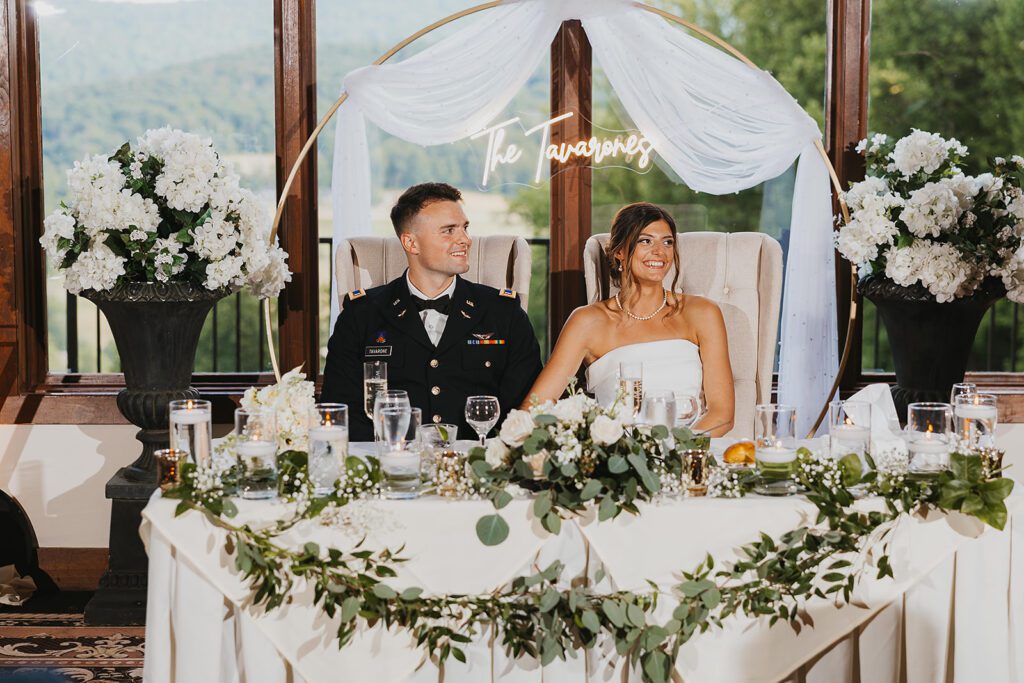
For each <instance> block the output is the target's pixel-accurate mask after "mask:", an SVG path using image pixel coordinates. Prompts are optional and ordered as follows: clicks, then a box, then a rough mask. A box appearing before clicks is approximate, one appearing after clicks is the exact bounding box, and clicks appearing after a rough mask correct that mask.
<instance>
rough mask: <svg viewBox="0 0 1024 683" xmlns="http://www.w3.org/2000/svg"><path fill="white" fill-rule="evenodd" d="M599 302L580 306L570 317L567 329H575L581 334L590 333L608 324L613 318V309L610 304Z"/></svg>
mask: <svg viewBox="0 0 1024 683" xmlns="http://www.w3.org/2000/svg"><path fill="white" fill-rule="evenodd" d="M609 301H613V300H612V299H608V300H606V301H597V302H594V303H592V304H589V305H587V306H580V307H579V308H577V309H576V310H575V311H573V312H572V314H571V315H570V316H569V320H568V321H567V322H566V329H570V328H572V329H574V330H576V331H579V332H581V333H588V332H591V331H592V330H594V329H595V328H597V327H600V326H602V325H605V324H607V322H608V320H609V318H610V317H611V313H612V309H611V307H610V306H609V304H608V302H609Z"/></svg>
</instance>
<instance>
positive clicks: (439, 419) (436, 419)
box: [431, 415, 441, 424]
mask: <svg viewBox="0 0 1024 683" xmlns="http://www.w3.org/2000/svg"><path fill="white" fill-rule="evenodd" d="M431 419H432V420H433V421H434V424H441V416H440V415H435V416H434V417H432V418H431Z"/></svg>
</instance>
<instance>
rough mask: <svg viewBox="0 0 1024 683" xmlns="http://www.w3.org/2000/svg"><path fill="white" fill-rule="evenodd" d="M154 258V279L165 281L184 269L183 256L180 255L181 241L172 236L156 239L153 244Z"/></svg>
mask: <svg viewBox="0 0 1024 683" xmlns="http://www.w3.org/2000/svg"><path fill="white" fill-rule="evenodd" d="M153 251H154V252H156V258H154V259H153V263H154V265H155V266H156V274H155V275H156V279H157V280H159V281H160V282H167V281H169V280H170V279H171V278H172V277H173V276H175V275H177V274H178V273H180V272H181V271H182V270H184V269H185V257H184V256H182V255H181V242H179V241H178V240H176V239H173V238H170V237H168V238H166V239H158V240H157V241H156V243H155V244H154V245H153Z"/></svg>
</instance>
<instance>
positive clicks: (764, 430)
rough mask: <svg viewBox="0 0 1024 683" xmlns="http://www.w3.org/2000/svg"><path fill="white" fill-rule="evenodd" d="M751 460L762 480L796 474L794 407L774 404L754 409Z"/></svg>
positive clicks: (780, 479) (789, 477) (791, 476)
mask: <svg viewBox="0 0 1024 683" xmlns="http://www.w3.org/2000/svg"><path fill="white" fill-rule="evenodd" d="M754 448H755V450H754V460H755V462H756V463H757V470H758V473H759V474H760V475H761V478H762V479H763V480H766V481H788V480H790V479H792V478H793V475H794V474H795V473H796V408H794V407H793V406H786V405H779V404H776V403H768V404H761V405H757V406H755V407H754Z"/></svg>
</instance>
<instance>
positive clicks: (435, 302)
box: [412, 294, 451, 315]
mask: <svg viewBox="0 0 1024 683" xmlns="http://www.w3.org/2000/svg"><path fill="white" fill-rule="evenodd" d="M412 300H413V302H414V303H415V304H416V310H417V311H425V310H427V309H428V308H432V309H434V310H435V311H437V312H438V313H440V314H441V315H448V307H449V304H451V297H450V296H448V295H447V294H445V295H444V296H439V297H437V298H436V299H421V298H419V297H418V296H414V297H413V298H412Z"/></svg>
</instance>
